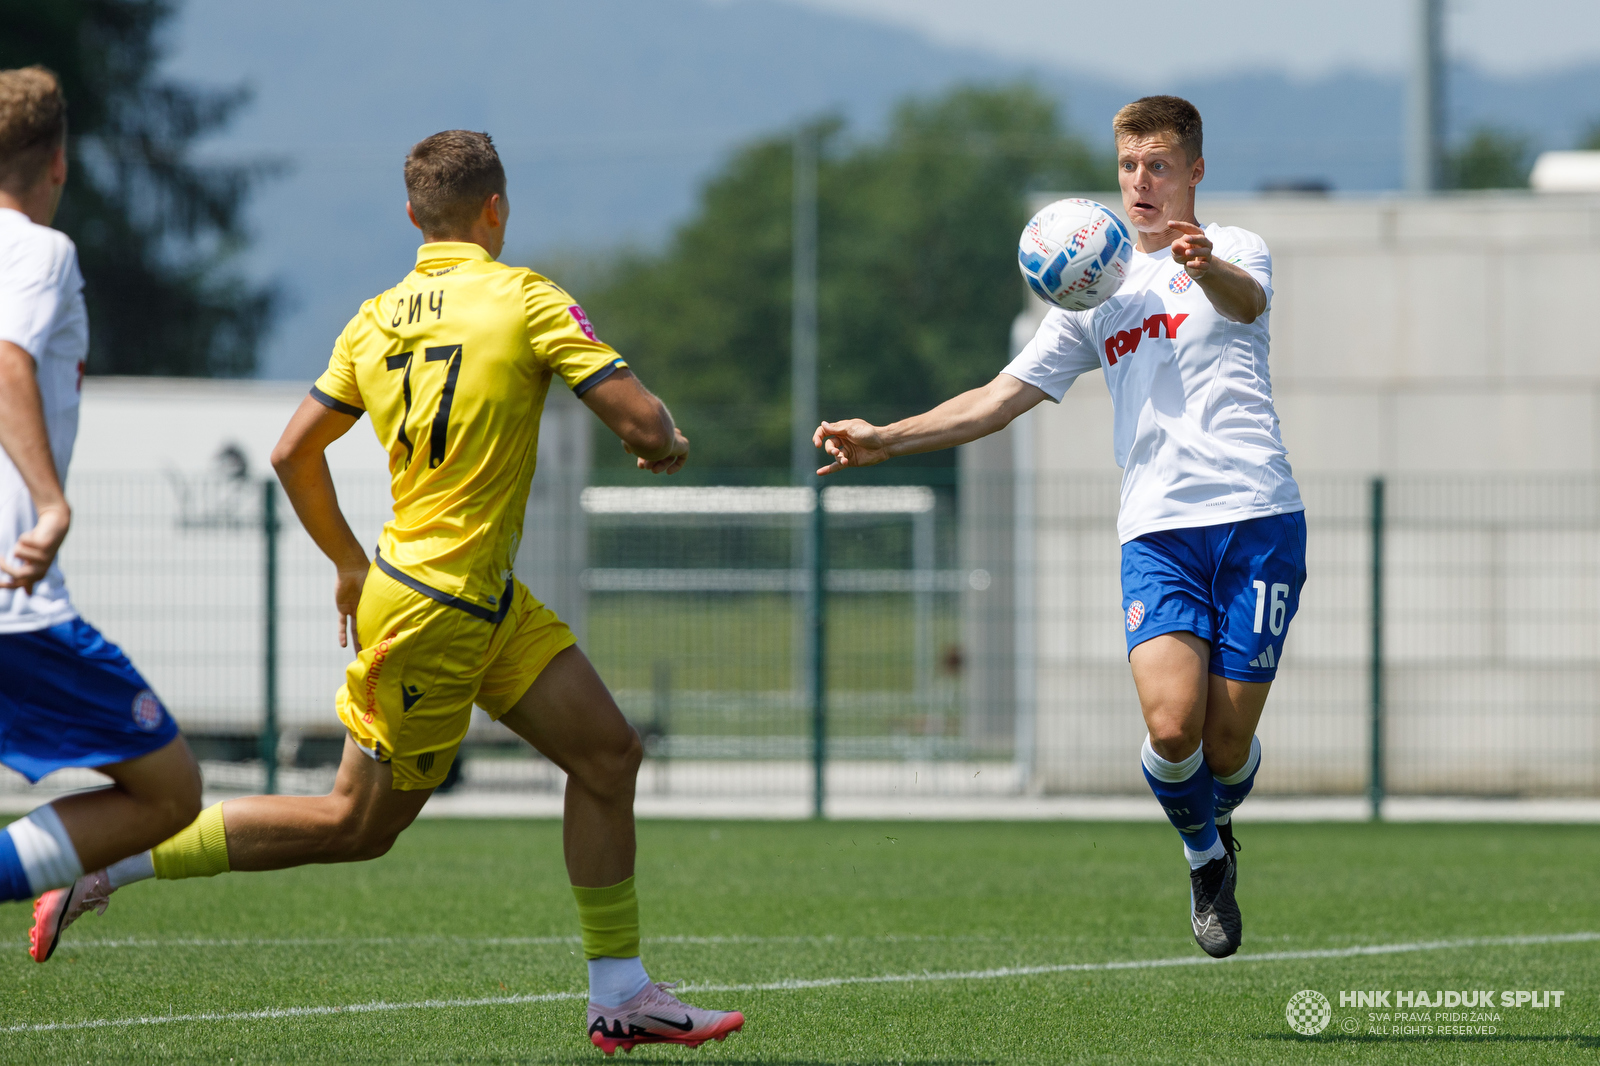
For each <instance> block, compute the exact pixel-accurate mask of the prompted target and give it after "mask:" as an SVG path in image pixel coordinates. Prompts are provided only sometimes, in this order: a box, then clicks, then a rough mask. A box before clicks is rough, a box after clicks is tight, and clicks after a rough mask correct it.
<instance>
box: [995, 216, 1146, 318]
mask: <svg viewBox="0 0 1600 1066" xmlns="http://www.w3.org/2000/svg"><path fill="white" fill-rule="evenodd" d="M1132 257H1133V241H1132V240H1131V239H1130V238H1129V236H1128V227H1127V226H1125V225H1123V223H1122V220H1121V219H1120V218H1118V217H1117V216H1116V215H1114V214H1112V213H1111V209H1110V208H1108V207H1107V206H1106V205H1105V204H1100V203H1096V202H1095V201H1093V200H1057V201H1056V202H1055V203H1053V204H1051V205H1050V206H1048V207H1046V208H1045V209H1044V210H1042V211H1040V212H1039V213H1038V214H1037V215H1034V216H1033V218H1032V219H1031V220H1030V221H1029V222H1028V224H1027V226H1025V227H1023V230H1022V237H1021V238H1020V239H1019V240H1018V241H1017V265H1018V266H1019V267H1020V268H1021V269H1022V276H1023V277H1024V278H1026V279H1027V282H1028V288H1030V289H1032V290H1033V291H1034V292H1035V293H1037V294H1038V295H1039V298H1040V299H1042V300H1044V301H1045V302H1046V303H1052V304H1055V305H1056V306H1057V307H1060V308H1064V309H1065V310H1068V311H1087V310H1089V309H1090V308H1092V307H1099V306H1100V305H1101V304H1103V303H1105V302H1106V301H1107V300H1109V299H1110V298H1111V295H1112V294H1113V293H1115V292H1116V291H1117V290H1118V289H1119V288H1121V287H1122V282H1123V279H1124V278H1126V277H1127V276H1128V260H1129V259H1131V258H1132Z"/></svg>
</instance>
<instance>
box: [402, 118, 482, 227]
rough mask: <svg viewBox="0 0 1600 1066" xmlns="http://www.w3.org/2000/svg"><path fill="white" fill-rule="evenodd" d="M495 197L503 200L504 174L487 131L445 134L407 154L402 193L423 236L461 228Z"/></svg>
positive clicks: (463, 131) (431, 138)
mask: <svg viewBox="0 0 1600 1066" xmlns="http://www.w3.org/2000/svg"><path fill="white" fill-rule="evenodd" d="M495 193H499V194H500V195H501V196H505V194H506V171H505V168H504V167H502V166H501V165H500V153H498V152H496V151H495V150H494V140H493V139H492V138H491V137H490V136H489V135H488V134H487V133H474V132H472V131H471V130H445V131H444V132H443V133H435V134H434V135H433V136H432V137H428V138H426V139H424V140H420V141H418V142H417V143H416V144H414V145H412V146H411V153H410V154H409V155H407V156H406V195H407V196H409V197H410V198H411V213H412V214H414V215H416V216H417V225H419V226H421V227H422V232H423V233H425V234H429V235H434V234H444V233H458V232H460V231H461V230H464V229H466V228H467V227H469V226H471V225H472V220H473V219H475V218H477V217H478V212H479V211H480V210H482V209H483V202H484V201H485V200H487V199H488V198H489V197H491V196H493V195H494V194H495Z"/></svg>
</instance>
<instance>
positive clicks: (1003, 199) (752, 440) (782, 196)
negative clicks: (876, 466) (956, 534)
mask: <svg viewBox="0 0 1600 1066" xmlns="http://www.w3.org/2000/svg"><path fill="white" fill-rule="evenodd" d="M814 128H815V131H816V133H817V134H818V136H819V138H820V142H821V144H822V153H821V161H820V163H819V173H818V220H819V225H818V228H819V238H818V273H819V297H818V303H819V331H818V332H819V348H820V360H819V361H820V364H821V381H820V383H819V385H820V393H821V396H820V405H821V408H822V413H823V415H824V417H828V418H838V417H844V416H849V415H859V416H861V417H866V418H872V419H875V420H885V419H891V418H898V417H903V416H905V415H908V414H911V413H914V412H916V411H918V410H922V409H924V408H926V407H930V406H932V405H934V404H936V403H938V402H939V401H941V400H943V399H945V398H947V397H948V396H950V395H952V394H953V393H956V392H959V391H961V390H962V389H966V388H971V387H972V386H974V385H977V384H980V383H982V382H984V381H987V380H988V379H989V378H991V377H993V376H994V374H995V373H996V372H997V371H998V370H999V369H1000V368H1001V366H1003V365H1004V362H1005V356H1006V346H1007V338H1008V336H1009V331H1010V326H1011V321H1012V319H1013V318H1014V317H1015V316H1016V314H1017V312H1018V310H1020V308H1021V306H1022V300H1023V290H1022V282H1021V279H1020V276H1019V275H1018V272H1017V266H1016V240H1017V234H1018V233H1019V232H1021V229H1022V226H1023V223H1025V222H1026V221H1027V219H1028V213H1029V212H1028V198H1027V194H1028V193H1029V192H1030V191H1035V190H1076V191H1093V190H1096V189H1106V188H1115V187H1116V175H1115V171H1114V169H1113V166H1112V163H1111V161H1110V159H1109V157H1103V156H1100V155H1097V154H1096V153H1094V152H1092V151H1090V150H1089V149H1088V148H1086V147H1085V146H1084V145H1083V143H1082V142H1081V141H1079V140H1078V139H1076V138H1074V137H1072V136H1070V135H1069V134H1068V133H1067V132H1065V131H1064V130H1063V128H1062V126H1061V124H1060V121H1059V119H1058V118H1057V114H1056V106H1055V103H1054V102H1053V101H1052V100H1050V99H1049V98H1047V97H1045V96H1044V95H1043V94H1042V93H1041V92H1040V91H1039V90H1037V89H1035V88H1033V87H1032V86H1030V85H1026V84H1023V85H1012V86H1006V87H1001V88H974V87H963V88H957V89H954V90H952V91H950V92H947V93H945V94H944V95H942V96H939V97H937V98H934V99H927V100H909V101H907V102H905V103H903V104H902V105H901V106H900V107H899V108H898V109H897V110H896V112H895V114H894V116H893V119H892V120H891V122H890V124H889V128H888V130H887V131H886V133H885V134H884V135H883V137H882V138H881V139H880V140H877V141H868V142H856V143H852V142H850V141H849V140H848V139H847V137H846V130H845V128H844V125H843V123H842V122H840V121H839V120H838V119H827V120H823V121H820V122H818V123H817V124H816V125H815V127H814ZM792 143H793V142H792V138H791V137H790V136H788V135H779V136H772V137H768V138H764V139H762V140H759V141H757V142H755V143H753V144H750V145H748V146H746V147H745V148H743V149H742V150H740V151H738V152H736V153H735V154H734V156H733V158H732V159H731V160H730V161H729V162H728V164H727V165H726V166H725V167H724V168H723V169H722V171H721V172H720V173H718V174H717V175H716V176H715V177H713V178H712V179H711V180H710V181H709V182H708V183H707V185H706V187H705V189H704V190H703V192H702V194H701V198H700V205H699V209H698V211H697V213H696V214H695V216H694V217H693V218H691V219H690V220H689V221H688V222H687V223H686V224H685V225H684V226H683V227H682V228H680V229H679V230H678V231H677V233H676V235H675V236H674V237H673V239H672V241H671V242H670V244H669V245H668V247H667V248H666V249H665V250H664V251H663V252H661V253H659V254H637V253H635V254H631V255H626V256H624V257H622V258H621V259H620V260H619V261H617V262H616V263H614V264H613V265H612V267H611V269H610V270H609V271H607V272H606V273H605V275H604V276H603V277H602V278H600V279H599V280H598V281H597V282H596V283H595V284H594V285H593V287H592V288H591V289H589V290H588V291H584V292H580V295H581V296H583V297H584V299H585V301H586V303H587V304H588V305H590V310H591V317H592V318H593V320H594V321H595V323H596V326H597V328H598V329H599V330H600V331H601V334H602V336H603V337H605V339H607V340H608V341H610V342H611V343H613V344H614V345H615V346H616V347H617V348H618V349H619V350H620V351H621V352H622V353H623V355H624V356H625V357H626V358H627V359H628V361H629V362H630V363H632V364H633V365H634V366H637V367H638V368H639V371H640V374H641V375H642V376H643V377H644V379H645V380H646V381H647V382H648V383H649V384H650V386H651V387H652V388H654V389H657V390H658V391H659V392H660V393H661V395H662V397H663V398H664V399H665V400H666V401H667V402H668V403H669V404H671V405H672V406H673V410H674V412H675V413H676V414H677V415H678V417H679V421H680V422H682V423H683V424H684V427H685V432H686V433H688V434H689V436H690V438H691V440H692V441H693V442H694V447H695V458H696V463H695V465H696V466H697V467H699V468H700V469H702V470H716V471H718V472H720V473H721V474H723V475H727V474H728V473H729V472H730V471H732V470H735V469H743V470H745V471H746V472H750V473H753V472H754V471H756V470H765V471H774V472H776V471H786V470H787V468H788V465H789V460H788V448H789V358H790V351H789V327H790V278H791V261H790V254H791V244H790V241H791V206H792V205H791V199H790V198H791V193H792V177H793V155H792ZM600 455H601V461H602V463H604V462H605V461H606V457H607V456H609V455H610V449H603V450H602V451H601V453H600ZM618 461H619V462H620V461H621V460H620V459H619V460H618ZM916 461H917V462H920V463H921V465H931V466H943V467H948V466H949V465H951V464H952V463H953V462H954V456H953V453H948V452H946V453H935V454H932V455H929V456H926V457H917V460H916ZM903 465H914V464H913V462H912V461H908V463H907V464H903ZM773 476H779V475H777V474H774V475H773ZM783 476H786V475H783Z"/></svg>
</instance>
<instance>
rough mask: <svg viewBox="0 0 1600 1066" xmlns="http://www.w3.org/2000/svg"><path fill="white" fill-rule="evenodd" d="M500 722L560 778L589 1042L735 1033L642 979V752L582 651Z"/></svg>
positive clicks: (725, 1019) (548, 672) (729, 1024)
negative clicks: (637, 871)
mask: <svg viewBox="0 0 1600 1066" xmlns="http://www.w3.org/2000/svg"><path fill="white" fill-rule="evenodd" d="M500 721H501V722H503V723H504V724H505V725H506V726H508V727H510V729H511V730H512V731H513V732H515V733H516V734H517V735H518V736H520V737H522V738H523V739H524V740H526V741H527V742H528V743H530V744H532V745H533V746H534V747H535V748H537V749H539V751H540V752H542V753H543V754H544V755H545V757H546V758H548V759H549V760H550V761H551V762H553V763H555V764H556V765H557V766H559V767H561V769H563V770H565V771H566V774H567V793H566V807H565V814H564V817H563V821H562V847H563V850H564V851H565V853H566V860H567V873H568V876H569V877H570V878H571V880H572V884H573V893H574V895H576V896H577V898H578V914H579V919H580V921H581V923H582V925H583V941H584V955H585V957H586V958H587V959H588V963H589V1018H588V1023H589V1039H590V1041H591V1042H592V1043H593V1044H594V1045H595V1046H596V1047H598V1048H600V1049H601V1050H602V1051H604V1052H605V1053H606V1054H608V1055H609V1054H612V1053H613V1052H615V1051H616V1049H617V1048H619V1047H620V1048H622V1049H623V1050H624V1051H630V1050H632V1049H633V1048H634V1047H635V1046H636V1045H639V1044H684V1045H687V1046H689V1047H698V1046H700V1045H701V1044H702V1043H704V1042H705V1041H707V1040H721V1039H722V1038H723V1037H725V1036H727V1035H728V1034H729V1033H731V1032H733V1031H735V1030H737V1029H739V1028H740V1027H742V1026H743V1025H744V1015H743V1014H740V1013H739V1012H738V1011H714V1010H705V1009H702V1008H700V1007H693V1006H690V1005H689V1004H687V1003H683V1002H681V1001H680V1000H679V999H677V997H675V996H673V995H672V994H671V992H670V988H671V986H670V985H666V984H662V983H659V982H651V980H650V978H649V975H648V974H646V973H645V970H644V965H643V963H642V961H641V960H640V958H639V911H638V905H637V903H636V902H635V896H634V891H633V861H634V851H635V844H634V826H633V792H634V780H635V778H636V777H637V776H638V773H639V763H640V762H641V761H642V759H643V757H644V755H643V748H642V746H641V744H640V742H639V734H638V733H636V732H635V731H634V729H633V727H632V726H631V725H629V724H628V720H627V719H626V718H624V717H623V716H622V712H621V711H620V710H618V709H617V705H616V702H615V701H614V700H612V698H611V693H610V692H608V691H606V687H605V684H604V683H603V682H602V681H601V680H600V675H598V674H596V673H595V671H594V667H593V666H591V665H590V664H589V660H588V659H587V658H586V657H585V656H584V654H583V652H581V651H579V650H578V648H577V647H576V646H573V647H568V648H565V649H563V650H562V651H560V652H558V653H557V654H556V656H555V658H553V659H551V660H550V664H549V665H548V666H546V667H545V668H544V670H543V672H541V673H540V674H539V677H538V679H537V680H535V681H534V683H533V684H532V685H531V686H529V688H528V691H527V692H525V693H524V694H523V695H522V697H521V698H520V699H519V700H517V702H516V703H515V704H514V705H513V706H512V708H511V710H509V711H507V712H506V713H505V714H504V715H502V716H501V718H500Z"/></svg>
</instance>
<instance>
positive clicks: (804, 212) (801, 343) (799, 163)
mask: <svg viewBox="0 0 1600 1066" xmlns="http://www.w3.org/2000/svg"><path fill="white" fill-rule="evenodd" d="M793 314H794V320H793V322H792V324H791V327H790V329H791V332H790V347H791V349H792V350H793V358H792V363H791V365H790V368H789V396H790V401H789V403H790V410H789V417H790V421H791V422H792V423H793V429H792V430H791V436H790V439H789V470H790V477H791V481H792V483H793V484H794V485H795V486H797V487H798V486H814V485H815V484H816V480H817V476H816V469H817V461H816V454H817V450H816V449H815V448H814V447H812V445H811V434H812V432H813V431H814V430H815V429H816V428H817V135H816V132H815V131H814V130H810V129H801V130H800V131H798V132H797V133H796V134H795V135H794V311H793Z"/></svg>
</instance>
